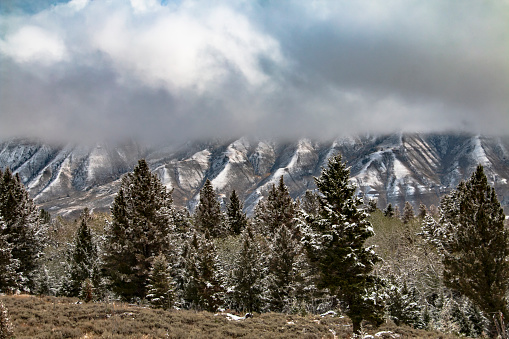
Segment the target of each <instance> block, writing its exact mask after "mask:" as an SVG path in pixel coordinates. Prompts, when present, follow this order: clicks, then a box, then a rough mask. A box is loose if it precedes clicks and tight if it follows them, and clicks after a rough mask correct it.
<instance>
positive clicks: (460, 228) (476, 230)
mask: <svg viewBox="0 0 509 339" xmlns="http://www.w3.org/2000/svg"><path fill="white" fill-rule="evenodd" d="M440 209H441V216H440V219H439V221H438V223H436V224H433V223H432V221H433V220H430V219H428V225H427V229H426V231H427V233H428V234H431V235H432V236H433V237H434V240H435V243H436V244H438V246H439V249H440V250H441V254H442V260H443V264H444V282H445V284H446V285H447V286H449V287H450V288H452V289H454V290H456V291H458V292H460V293H461V294H463V295H465V296H467V297H468V298H469V299H470V300H471V301H472V302H473V303H474V304H475V305H477V306H478V307H479V308H480V309H481V310H482V311H483V312H484V313H485V314H486V315H488V314H494V313H497V312H502V314H503V315H504V317H505V318H506V319H507V318H508V317H509V310H508V305H507V299H506V296H507V293H508V292H509V242H508V240H509V239H508V236H509V233H508V230H507V229H506V228H505V226H504V220H505V215H504V212H503V210H502V207H501V206H500V203H499V201H498V199H497V195H496V193H495V190H494V188H492V187H491V186H490V185H489V184H488V180H487V178H486V175H485V174H484V169H483V167H482V166H481V165H479V166H478V167H477V169H476V171H475V172H474V173H473V174H472V176H471V177H470V179H469V180H467V181H466V182H461V183H460V184H459V185H458V187H457V189H456V190H455V191H454V192H452V193H451V194H450V195H448V196H446V197H444V198H443V199H442V201H441V204H440Z"/></svg>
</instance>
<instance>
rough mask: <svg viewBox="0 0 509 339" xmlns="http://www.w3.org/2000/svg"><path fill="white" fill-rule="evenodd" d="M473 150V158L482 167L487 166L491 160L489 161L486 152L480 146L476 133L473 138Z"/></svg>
mask: <svg viewBox="0 0 509 339" xmlns="http://www.w3.org/2000/svg"><path fill="white" fill-rule="evenodd" d="M473 143H474V151H473V152H472V156H473V158H474V159H475V160H476V161H477V162H478V163H479V164H481V165H483V166H484V167H488V166H489V165H490V164H491V162H490V161H489V159H488V157H487V156H486V152H485V151H484V148H483V147H482V143H481V138H480V136H479V135H477V136H476V137H475V138H474V140H473Z"/></svg>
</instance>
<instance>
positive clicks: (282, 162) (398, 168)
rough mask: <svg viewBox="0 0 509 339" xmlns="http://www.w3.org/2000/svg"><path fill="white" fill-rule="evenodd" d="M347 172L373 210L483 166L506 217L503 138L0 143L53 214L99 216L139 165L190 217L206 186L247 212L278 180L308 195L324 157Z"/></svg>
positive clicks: (432, 196)
mask: <svg viewBox="0 0 509 339" xmlns="http://www.w3.org/2000/svg"><path fill="white" fill-rule="evenodd" d="M336 153H341V154H342V156H343V159H344V161H346V163H347V165H348V166H349V167H350V170H351V175H352V179H351V182H352V183H353V184H355V185H356V186H357V187H358V189H357V192H356V194H357V195H359V196H361V197H365V198H367V199H376V200H377V201H378V207H379V208H382V209H383V208H385V207H386V205H387V204H389V203H391V204H392V205H393V206H399V207H400V209H402V208H403V205H404V202H405V201H409V202H410V203H412V205H413V206H414V208H417V207H418V206H419V204H420V203H423V204H424V205H426V206H430V205H431V204H434V205H438V203H439V199H440V197H441V196H442V195H444V194H445V193H448V192H450V190H451V189H452V188H454V187H456V185H457V184H458V183H459V182H460V181H461V180H464V179H466V178H468V177H469V175H470V174H471V173H472V172H473V171H474V170H475V168H476V166H477V165H478V164H481V165H483V166H484V170H485V173H486V175H487V177H488V180H489V183H490V184H491V185H492V186H493V187H495V189H496V192H497V194H498V196H499V199H500V202H501V204H502V206H503V207H504V209H505V211H506V213H507V212H508V210H509V184H508V179H509V138H508V137H489V136H479V135H466V134H393V135H385V136H371V135H370V136H359V137H346V138H338V139H336V140H333V141H327V142H326V141H314V140H309V139H300V140H295V141H293V142H290V141H286V142H279V141H275V140H261V139H255V138H240V139H231V140H221V141H218V140H213V141H205V142H204V141H201V142H187V143H185V144H172V145H158V146H150V147H149V146H146V145H140V144H138V143H136V142H132V141H131V142H126V143H123V144H119V145H107V144H97V145H93V146H84V145H50V144H43V143H40V142H34V141H31V140H20V139H17V140H9V141H4V142H1V143H0V168H1V169H5V168H6V167H9V168H10V169H11V170H12V171H13V172H14V173H19V176H20V178H21V180H22V182H23V183H24V184H25V185H26V186H27V187H28V189H29V192H30V194H31V196H32V197H33V198H34V200H35V202H36V203H37V204H38V205H39V206H42V207H43V208H44V209H46V210H48V211H50V212H51V213H52V214H62V215H67V214H73V215H77V214H78V213H79V211H81V210H82V209H83V208H85V207H88V208H89V209H91V210H95V211H108V210H109V206H110V205H111V203H112V201H113V198H114V196H115V194H116V192H117V190H118V187H119V183H120V181H119V179H120V178H121V177H122V175H124V174H125V173H127V172H129V171H131V170H132V169H133V168H134V166H135V165H136V163H137V161H138V160H139V159H142V158H144V159H146V161H147V163H148V165H149V167H150V169H151V170H152V171H153V172H154V173H156V174H157V175H158V176H159V178H160V179H161V181H162V183H163V185H165V186H166V187H167V188H170V189H173V199H174V201H175V204H176V205H177V206H187V207H188V208H190V209H191V210H194V208H195V207H196V204H197V202H198V199H199V195H198V193H199V191H200V189H201V188H202V187H203V185H204V183H205V181H206V180H207V179H209V180H210V181H211V183H212V186H213V187H214V190H215V192H216V193H217V194H218V195H219V197H220V199H224V198H225V197H227V196H229V194H230V192H231V191H232V190H234V189H235V190H236V192H237V193H238V195H239V198H240V199H241V200H242V201H244V206H245V211H246V212H247V213H248V215H251V214H252V213H253V209H254V207H255V205H256V203H257V202H258V201H259V199H260V198H261V197H262V196H266V195H267V192H268V190H269V189H270V188H271V186H272V184H275V183H277V182H278V180H279V178H280V177H281V176H283V178H284V180H285V183H286V184H287V186H288V189H289V191H290V194H291V196H292V197H293V198H297V197H302V196H303V195H304V193H305V192H306V190H314V189H316V186H315V182H314V179H313V177H316V176H318V175H319V174H320V169H321V168H322V167H323V166H324V165H325V164H326V160H327V159H328V158H329V157H330V156H331V155H333V154H336Z"/></svg>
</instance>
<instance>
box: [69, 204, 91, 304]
mask: <svg viewBox="0 0 509 339" xmlns="http://www.w3.org/2000/svg"><path fill="white" fill-rule="evenodd" d="M80 219H81V220H80V226H79V228H78V231H77V232H76V235H75V237H74V244H73V248H72V252H71V255H70V258H69V282H68V283H67V284H66V285H68V287H67V289H68V290H67V291H65V294H66V295H68V296H70V297H78V296H79V295H80V292H81V288H82V285H83V282H84V281H85V280H86V279H90V281H92V280H96V279H97V278H96V277H94V274H98V270H97V267H98V265H99V263H98V253H97V246H96V244H95V242H94V240H93V235H92V232H91V230H90V227H89V226H88V223H89V219H90V215H89V211H88V209H85V210H84V211H83V213H82V214H81V218H80ZM93 278H95V279H93Z"/></svg>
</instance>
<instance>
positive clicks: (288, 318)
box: [0, 295, 455, 339]
mask: <svg viewBox="0 0 509 339" xmlns="http://www.w3.org/2000/svg"><path fill="white" fill-rule="evenodd" d="M0 301H2V302H3V303H4V304H5V305H6V306H7V308H8V309H9V314H10V318H11V321H12V323H13V325H14V330H15V336H16V338H271V339H274V338H334V337H337V338H350V337H351V334H352V332H351V324H350V322H349V320H348V319H347V318H344V317H340V316H336V317H333V316H324V317H322V316H304V317H302V316H297V315H285V314H276V313H265V314H255V315H254V317H253V318H248V319H243V320H238V321H235V320H228V316H227V314H226V313H219V314H213V313H209V312H195V311H182V310H171V311H163V310H156V309H150V308H145V307H140V306H132V305H127V304H123V303H89V304H80V303H78V300H77V299H73V298H55V297H42V298H40V297H36V296H29V295H19V296H0ZM365 331H366V333H369V334H371V335H374V337H375V338H444V339H446V338H455V337H453V336H450V335H444V334H440V333H438V332H426V331H421V330H414V329H411V328H409V327H396V326H394V325H391V324H385V325H383V326H382V327H380V328H378V329H370V328H366V329H365ZM388 331H390V333H389V332H388ZM334 335H335V336H334Z"/></svg>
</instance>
